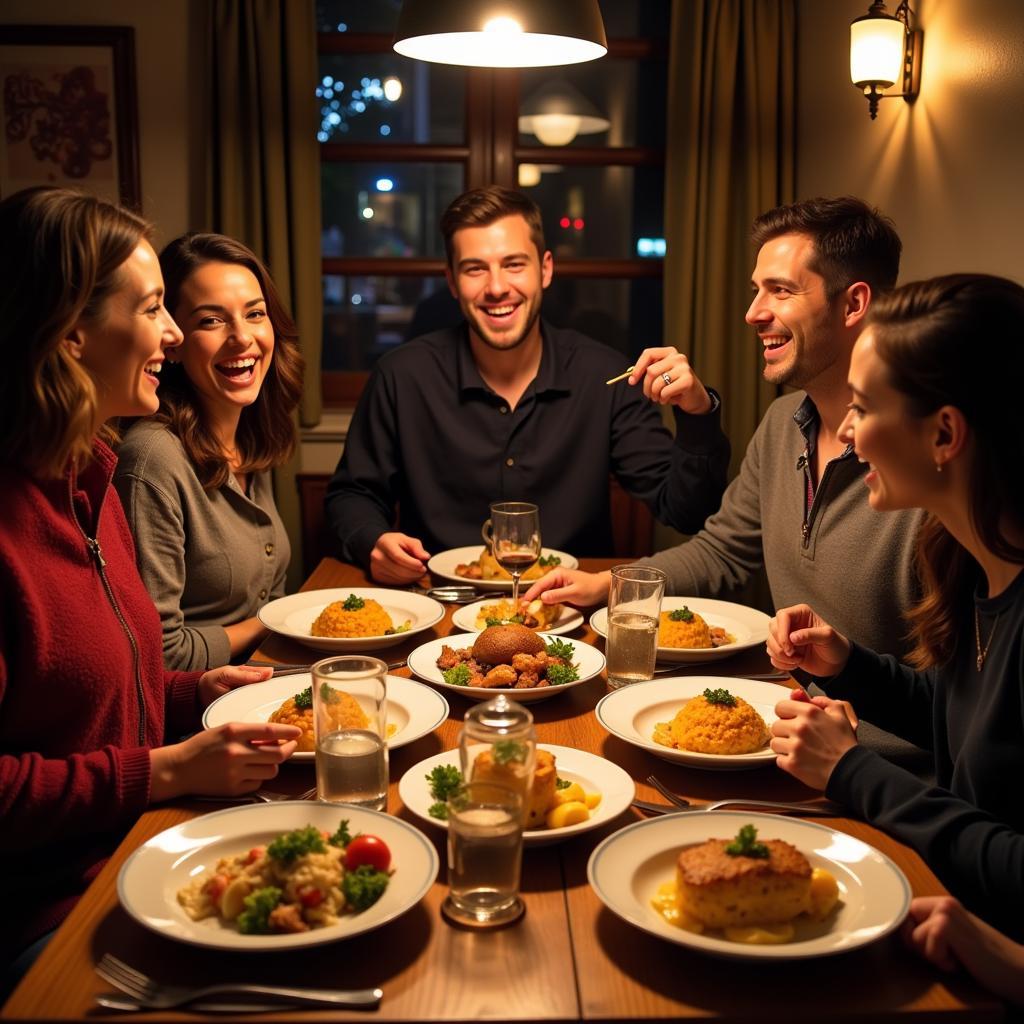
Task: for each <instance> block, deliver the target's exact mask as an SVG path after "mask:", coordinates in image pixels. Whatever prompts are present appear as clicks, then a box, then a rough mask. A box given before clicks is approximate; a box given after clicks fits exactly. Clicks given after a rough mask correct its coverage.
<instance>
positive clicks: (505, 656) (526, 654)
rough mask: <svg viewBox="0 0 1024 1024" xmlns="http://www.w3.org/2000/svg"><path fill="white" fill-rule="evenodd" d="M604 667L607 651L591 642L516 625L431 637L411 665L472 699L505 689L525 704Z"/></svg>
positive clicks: (412, 657) (420, 673) (487, 697)
mask: <svg viewBox="0 0 1024 1024" xmlns="http://www.w3.org/2000/svg"><path fill="white" fill-rule="evenodd" d="M604 665H605V661H604V655H603V654H602V653H601V652H600V651H599V650H597V648H595V647H591V646H590V644H585V643H583V642H582V641H580V640H565V639H563V638H562V637H559V636H553V635H551V634H550V633H537V632H534V630H532V629H527V628H526V626H523V625H519V624H518V623H513V624H510V625H503V626H490V627H488V628H487V629H485V630H484V631H483V632H481V633H456V634H453V635H452V636H447V637H441V638H440V639H437V640H430V641H428V642H427V643H425V644H423V645H422V646H420V647H417V648H416V650H414V651H413V652H412V654H410V655H409V668H410V669H412V671H413V672H415V673H416V675H418V676H419V677H420V679H425V680H426V681H427V682H428V683H430V684H431V685H433V686H439V687H441V688H442V689H444V690H445V691H447V692H450V693H456V694H458V695H459V696H461V697H466V698H468V699H469V700H491V699H492V698H493V697H497V696H498V694H499V693H504V694H507V695H508V697H510V698H511V699H512V700H514V701H518V702H519V703H521V704H528V703H530V702H531V701H538V700H545V699H547V698H548V697H555V696H557V695H558V694H560V693H563V692H564V691H565V690H568V689H570V688H571V687H573V686H579V684H580V683H585V682H586V681H587V680H588V679H593V678H594V676H596V675H597V674H598V673H599V672H601V671H602V670H603V669H604Z"/></svg>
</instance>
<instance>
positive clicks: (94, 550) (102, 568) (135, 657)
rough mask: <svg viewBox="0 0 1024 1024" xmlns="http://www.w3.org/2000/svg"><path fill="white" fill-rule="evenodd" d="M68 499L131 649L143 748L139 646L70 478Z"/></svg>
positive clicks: (144, 732)
mask: <svg viewBox="0 0 1024 1024" xmlns="http://www.w3.org/2000/svg"><path fill="white" fill-rule="evenodd" d="M68 497H69V499H70V502H71V515H72V518H73V519H74V520H75V525H76V526H77V527H78V530H79V532H80V533H81V534H82V537H83V539H84V540H85V546H86V547H87V548H88V549H89V554H90V556H91V557H92V560H93V562H94V564H95V565H96V571H97V572H98V573H99V577H100V581H101V582H102V583H103V589H104V591H106V594H107V600H108V601H109V602H110V607H111V608H113V610H114V614H115V615H116V616H117V621H118V622H120V623H121V629H122V630H123V631H124V635H125V636H126V637H127V638H128V643H129V645H130V646H131V649H132V670H133V674H134V677H135V698H136V700H137V701H138V705H139V729H138V741H139V746H140V747H144V746H145V745H146V700H145V694H144V693H143V689H142V676H141V674H140V671H139V645H138V643H137V642H136V640H135V634H134V633H133V632H132V629H131V626H129V625H128V620H127V619H126V618H125V617H124V613H123V612H122V611H121V606H120V605H119V604H118V603H117V598H116V597H115V596H114V589H113V587H111V585H110V580H109V579H108V578H107V573H106V566H107V561H106V559H105V558H104V557H103V550H102V548H101V547H100V542H99V541H98V540H97V539H96V538H95V537H90V536H89V534H88V533H86V531H85V527H83V526H82V524H81V522H80V521H79V519H78V513H77V512H76V511H75V498H74V494H73V493H72V492H71V479H70V477H69V478H68ZM98 521H99V518H98V517H97V522H98Z"/></svg>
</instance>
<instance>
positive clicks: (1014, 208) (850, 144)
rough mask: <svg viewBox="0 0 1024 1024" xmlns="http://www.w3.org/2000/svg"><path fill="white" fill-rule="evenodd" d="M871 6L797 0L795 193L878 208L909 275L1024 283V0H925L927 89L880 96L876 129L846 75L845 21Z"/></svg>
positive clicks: (850, 0)
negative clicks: (986, 276)
mask: <svg viewBox="0 0 1024 1024" xmlns="http://www.w3.org/2000/svg"><path fill="white" fill-rule="evenodd" d="M868 6H869V4H868V0H827V2H822V0H798V4H797V7H798V12H799V40H798V42H799V50H798V52H799V55H800V56H799V68H798V93H799V101H798V102H799V107H798V152H797V194H798V195H799V196H812V195H837V194H840V193H846V192H849V193H853V194H856V195H859V196H862V197H863V198H865V199H867V200H869V201H870V202H873V203H876V204H877V205H878V206H880V207H881V208H882V209H883V210H884V211H885V212H886V213H888V214H889V215H890V216H892V217H893V219H894V220H895V221H896V225H897V227H898V229H899V231H900V234H901V236H902V238H903V243H904V250H903V251H904V258H903V267H902V272H901V275H900V279H901V280H902V281H909V280H913V279H915V278H920V277H927V276H930V275H933V274H940V273H948V272H951V271H960V270H967V271H986V272H989V273H995V274H1002V275H1003V276H1005V277H1012V278H1014V279H1016V280H1018V281H1021V282H1024V237H1022V231H1024V185H1022V182H1024V3H1022V2H1021V0H916V2H914V3H913V8H914V10H915V11H916V12H917V15H918V17H917V21H918V23H919V25H920V27H921V28H923V29H924V63H923V65H922V74H921V94H920V96H919V97H918V98H917V101H916V102H915V103H914V104H907V103H905V102H904V101H903V100H900V99H888V100H883V101H882V102H881V104H880V105H879V111H878V119H877V120H875V121H871V120H870V119H869V117H868V113H867V101H866V100H865V99H864V98H863V96H862V95H861V94H860V93H859V92H858V91H857V90H856V89H855V88H854V87H853V85H852V84H851V83H850V75H849V24H850V22H851V21H852V20H853V19H854V18H856V17H859V16H860V15H862V14H864V13H866V11H867V8H868ZM889 7H890V10H892V9H894V8H895V3H890V4H889Z"/></svg>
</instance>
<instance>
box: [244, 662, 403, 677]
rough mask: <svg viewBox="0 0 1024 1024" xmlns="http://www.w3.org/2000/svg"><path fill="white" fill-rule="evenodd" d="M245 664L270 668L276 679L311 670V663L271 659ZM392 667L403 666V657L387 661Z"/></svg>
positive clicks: (389, 667) (389, 669)
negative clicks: (289, 663)
mask: <svg viewBox="0 0 1024 1024" xmlns="http://www.w3.org/2000/svg"><path fill="white" fill-rule="evenodd" d="M245 664H246V665H247V666H250V667H252V668H272V669H273V670H274V676H273V678H274V679H278V678H280V677H281V676H297V675H302V674H303V673H304V672H311V671H312V669H313V666H312V664H310V665H298V664H296V665H278V664H277V663H276V662H273V661H247V662H246V663H245ZM394 668H405V658H401V659H400V660H399V661H389V662H388V671H389V672H390V671H391V670H392V669H394Z"/></svg>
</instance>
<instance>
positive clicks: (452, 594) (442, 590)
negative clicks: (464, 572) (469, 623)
mask: <svg viewBox="0 0 1024 1024" xmlns="http://www.w3.org/2000/svg"><path fill="white" fill-rule="evenodd" d="M427 597H432V598H433V599H434V600H435V601H440V602H442V604H469V603H470V602H471V601H477V600H479V599H480V598H482V597H484V594H483V593H482V592H481V591H479V590H477V589H476V587H470V586H465V585H463V584H459V583H456V584H453V585H452V586H450V587H431V588H430V589H429V590H428V591H427Z"/></svg>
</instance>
